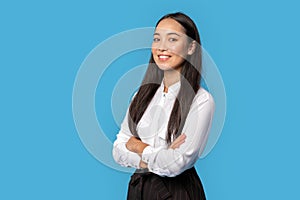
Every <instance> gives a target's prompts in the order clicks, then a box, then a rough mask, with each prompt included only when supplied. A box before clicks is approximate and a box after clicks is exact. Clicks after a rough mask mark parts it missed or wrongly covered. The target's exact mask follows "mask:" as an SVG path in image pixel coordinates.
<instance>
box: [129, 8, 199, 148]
mask: <svg viewBox="0 0 300 200" xmlns="http://www.w3.org/2000/svg"><path fill="white" fill-rule="evenodd" d="M167 18H171V19H174V20H175V21H177V22H178V23H180V24H181V25H182V26H183V28H184V29H185V34H186V35H187V36H188V37H189V42H192V41H193V40H194V41H196V43H197V44H196V48H195V51H194V53H193V54H192V55H188V56H187V57H186V58H185V59H186V60H185V62H184V63H183V66H182V69H181V80H180V82H181V86H180V90H179V92H178V95H177V98H176V100H175V103H174V105H173V109H172V112H171V115H170V118H169V123H168V131H167V142H168V143H169V144H170V143H171V138H172V135H173V136H174V138H176V137H178V136H179V135H180V134H181V132H182V129H183V126H184V123H185V121H186V117H187V115H188V112H189V110H190V106H191V104H192V101H193V99H194V97H195V94H196V93H197V91H198V89H199V88H200V80H201V68H202V64H201V63H202V55H201V42H200V36H199V32H198V30H197V27H196V25H195V23H194V22H193V20H192V19H191V18H190V17H188V16H187V15H185V14H183V13H181V12H176V13H171V14H167V15H165V16H163V17H162V18H161V19H160V20H159V21H158V22H157V23H156V26H155V27H157V25H158V24H159V22H161V21H162V20H163V19H167ZM162 80H163V71H162V70H161V69H159V68H158V66H157V65H156V64H155V61H154V59H153V54H151V57H150V61H149V65H148V68H147V71H146V74H145V76H144V79H143V81H142V84H141V86H140V88H139V90H138V92H137V94H136V95H135V97H134V99H133V100H132V102H131V105H130V107H129V116H128V124H129V129H130V131H131V132H132V133H133V135H134V136H136V137H139V136H138V134H137V130H136V128H137V124H138V122H139V121H140V119H141V118H142V116H143V114H144V112H145V110H146V109H147V107H148V105H149V103H150V101H151V100H152V98H153V96H154V94H155V93H156V91H157V89H158V88H159V86H160V84H161V82H162Z"/></svg>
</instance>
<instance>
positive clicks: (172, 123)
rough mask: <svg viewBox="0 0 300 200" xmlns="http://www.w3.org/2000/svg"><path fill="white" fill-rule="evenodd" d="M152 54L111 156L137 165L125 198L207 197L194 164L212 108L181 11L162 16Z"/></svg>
mask: <svg viewBox="0 0 300 200" xmlns="http://www.w3.org/2000/svg"><path fill="white" fill-rule="evenodd" d="M153 37H154V38H153V43H152V54H151V57H150V61H149V65H148V68H147V71H146V74H145V77H144V79H143V82H142V84H141V86H140V88H139V90H138V92H137V93H136V94H135V96H134V97H133V100H132V101H131V104H130V107H129V109H128V111H127V113H126V116H125V119H124V121H123V123H122V125H121V129H120V132H119V133H118V135H117V139H116V141H115V142H114V148H113V157H114V159H115V161H116V162H118V163H119V164H120V165H122V166H126V167H134V168H136V169H137V170H136V172H135V173H134V174H133V175H132V176H131V180H130V183H129V188H128V194H127V199H129V200H134V199H144V200H150V199H151V200H152V199H173V200H177V199H178V200H187V199H191V200H198V199H201V200H202V199H205V194H204V190H203V187H202V184H201V181H200V179H199V176H198V175H197V172H196V170H195V168H194V164H195V163H196V161H197V159H198V158H199V156H200V155H201V153H202V151H203V150H204V147H205V145H206V141H207V137H208V133H209V129H210V126H211V122H212V117H213V113H214V101H213V98H212V96H211V95H210V94H209V93H208V92H207V91H206V90H205V89H203V88H202V87H201V86H200V79H201V61H202V60H201V43H200V37H199V33H198V30H197V27H196V25H195V24H194V22H193V21H192V20H191V19H190V18H189V17H188V16H187V15H185V14H183V13H172V14H168V15H165V16H163V17H162V18H161V19H160V20H159V21H158V22H157V24H156V28H155V32H154V34H153Z"/></svg>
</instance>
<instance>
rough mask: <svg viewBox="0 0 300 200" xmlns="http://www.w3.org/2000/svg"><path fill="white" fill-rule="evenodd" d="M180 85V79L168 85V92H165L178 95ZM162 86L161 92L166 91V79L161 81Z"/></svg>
mask: <svg viewBox="0 0 300 200" xmlns="http://www.w3.org/2000/svg"><path fill="white" fill-rule="evenodd" d="M180 86H181V83H180V81H177V82H176V83H174V84H172V85H171V86H169V87H168V93H165V94H167V95H168V96H169V94H170V95H172V96H177V94H178V92H179V89H180ZM160 87H161V88H160V90H161V92H162V93H164V87H165V85H164V81H162V82H161V85H160Z"/></svg>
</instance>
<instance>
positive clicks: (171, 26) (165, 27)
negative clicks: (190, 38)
mask: <svg viewBox="0 0 300 200" xmlns="http://www.w3.org/2000/svg"><path fill="white" fill-rule="evenodd" d="M165 32H177V33H181V34H185V30H184V28H183V26H182V25H181V24H179V23H178V22H177V21H176V20H174V19H171V18H167V19H163V20H162V21H160V22H159V24H158V25H157V27H156V28H155V33H165Z"/></svg>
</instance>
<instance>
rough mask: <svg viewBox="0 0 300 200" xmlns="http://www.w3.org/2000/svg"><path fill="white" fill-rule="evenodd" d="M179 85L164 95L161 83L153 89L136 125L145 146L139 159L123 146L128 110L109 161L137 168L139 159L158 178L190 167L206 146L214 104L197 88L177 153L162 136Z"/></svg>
mask: <svg viewBox="0 0 300 200" xmlns="http://www.w3.org/2000/svg"><path fill="white" fill-rule="evenodd" d="M179 89H180V81H179V82H177V83H175V84H173V85H171V86H170V87H169V88H168V92H167V93H165V92H164V91H163V90H164V85H163V83H162V84H161V86H160V87H159V88H158V89H157V91H156V93H155V95H154V97H153V99H152V100H151V102H150V104H149V106H148V108H147V109H146V111H145V113H144V115H143V116H142V118H141V120H140V121H139V123H138V125H137V133H138V135H139V137H140V139H141V140H142V142H144V143H146V144H149V146H147V147H146V148H145V149H144V151H143V153H142V156H141V157H140V156H139V155H138V154H136V153H133V152H131V151H129V150H128V149H127V148H126V142H127V141H128V140H129V138H130V137H131V136H132V133H131V132H130V130H129V127H128V110H127V113H126V116H125V118H124V120H123V123H122V124H121V129H120V131H119V133H118V134H117V139H116V141H115V142H114V145H113V157H114V159H115V161H116V162H117V163H119V164H120V165H122V166H125V167H134V168H137V169H138V168H140V167H139V164H140V161H141V159H142V161H144V162H145V163H147V164H148V169H149V171H150V172H153V173H155V174H158V175H160V176H169V177H173V176H176V175H178V174H180V173H182V172H183V171H185V170H186V169H189V168H191V167H192V166H194V164H195V162H196V161H197V160H198V158H199V157H200V155H201V153H202V152H203V150H204V147H205V145H206V142H207V138H208V133H209V129H210V127H211V123H212V118H213V113H214V109H215V104H214V100H213V97H212V96H211V95H210V94H209V93H208V92H207V91H206V90H205V89H203V88H200V89H199V90H198V92H197V94H196V96H195V98H194V100H193V102H192V105H191V107H190V111H189V113H188V116H187V119H186V122H185V124H184V127H183V131H182V133H185V135H186V139H185V142H184V143H183V144H182V145H181V146H180V147H179V148H177V149H171V148H168V146H167V141H166V135H167V126H168V119H169V117H170V114H171V111H172V108H173V105H174V102H175V99H176V96H177V94H178V92H179Z"/></svg>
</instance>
